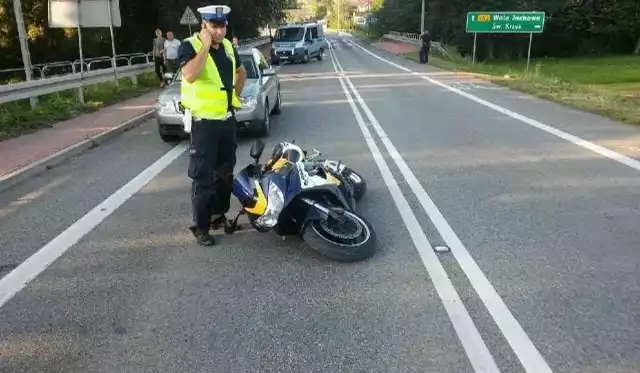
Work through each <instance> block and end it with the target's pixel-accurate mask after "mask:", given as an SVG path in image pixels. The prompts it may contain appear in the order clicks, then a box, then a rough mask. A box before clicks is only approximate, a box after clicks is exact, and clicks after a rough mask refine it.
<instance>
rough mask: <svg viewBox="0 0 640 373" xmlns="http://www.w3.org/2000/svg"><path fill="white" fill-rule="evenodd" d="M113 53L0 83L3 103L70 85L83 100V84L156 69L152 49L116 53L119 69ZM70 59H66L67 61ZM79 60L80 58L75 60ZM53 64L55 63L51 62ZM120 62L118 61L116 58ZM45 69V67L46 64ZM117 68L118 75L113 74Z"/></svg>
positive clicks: (248, 43) (248, 42)
mask: <svg viewBox="0 0 640 373" xmlns="http://www.w3.org/2000/svg"><path fill="white" fill-rule="evenodd" d="M267 43H269V37H263V36H261V37H256V38H251V39H243V40H240V41H238V46H239V47H242V48H252V47H258V46H261V45H264V44H267ZM134 58H139V59H141V60H142V62H141V63H138V64H134V63H132V60H133V59H134ZM111 59H112V58H111V57H99V58H95V59H92V60H91V61H90V62H88V63H87V67H88V68H87V71H85V72H84V73H82V74H81V73H79V72H77V71H79V70H80V69H79V68H78V70H76V69H75V68H73V63H71V66H72V73H70V74H65V75H60V76H54V77H50V78H43V79H36V80H32V81H29V82H19V83H9V84H4V85H0V104H3V103H7V102H12V101H17V100H23V99H27V98H33V97H38V96H42V95H47V94H50V93H55V92H61V91H66V90H70V89H78V100H79V101H80V102H83V94H82V88H83V87H86V86H88V85H92V84H97V83H102V82H107V81H110V80H114V79H115V77H116V76H117V77H118V79H120V78H131V79H132V81H133V83H134V84H136V83H137V81H136V77H137V76H138V75H141V74H143V73H145V72H151V71H153V69H154V64H153V61H152V59H151V57H150V53H147V54H144V53H134V54H131V55H121V56H117V57H116V60H119V61H125V60H126V61H127V65H125V66H116V69H114V68H113V66H112V65H111V63H112V62H111ZM66 62H68V61H64V62H63V63H66ZM74 62H78V64H79V61H74ZM93 63H106V64H108V65H109V67H107V68H101V69H95V70H91V67H92V66H94V65H92V64H93ZM49 65H50V66H52V65H53V63H52V64H49ZM116 65H117V61H116ZM43 69H44V67H43ZM114 70H115V75H114Z"/></svg>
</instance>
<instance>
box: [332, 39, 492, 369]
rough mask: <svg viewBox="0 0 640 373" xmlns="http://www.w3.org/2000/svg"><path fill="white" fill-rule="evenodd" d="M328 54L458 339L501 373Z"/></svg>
mask: <svg viewBox="0 0 640 373" xmlns="http://www.w3.org/2000/svg"><path fill="white" fill-rule="evenodd" d="M329 54H330V57H331V62H332V63H333V68H334V70H335V71H336V72H337V73H338V74H339V81H340V85H341V86H342V89H343V91H344V93H345V95H346V96H347V100H348V101H349V105H350V106H351V110H352V111H353V114H354V115H355V117H356V121H357V123H358V126H359V127H360V130H361V131H362V135H363V136H364V138H365V141H366V143H367V145H368V146H369V150H370V151H371V154H372V155H373V159H374V160H375V162H376V164H377V165H378V168H379V169H380V172H381V174H382V177H383V179H384V182H385V184H386V185H387V188H388V189H389V192H390V193H391V197H392V198H393V201H394V202H395V204H396V207H397V208H398V211H399V212H400V216H401V217H402V220H403V221H404V224H405V225H406V227H407V230H408V231H409V235H410V236H411V239H412V241H413V244H414V245H415V247H416V249H417V250H418V253H419V255H420V258H421V259H422V263H423V264H424V266H425V268H426V269H427V272H428V273H429V276H430V277H431V280H432V281H433V285H434V287H435V289H436V291H437V293H438V295H439V296H440V299H441V300H442V304H443V305H444V308H445V310H446V312H447V314H448V315H449V318H450V319H451V322H452V324H453V327H454V329H455V331H456V333H457V335H458V338H459V339H460V342H461V343H462V346H463V348H464V350H465V352H466V354H467V356H468V357H469V360H470V362H471V365H472V366H473V368H474V370H475V371H476V372H487V373H488V372H500V370H499V369H498V367H497V365H496V363H495V361H494V359H493V356H492V355H491V353H490V352H489V349H488V348H487V346H486V344H485V343H484V341H483V340H482V337H481V336H480V333H479V332H478V329H477V328H476V326H475V324H474V323H473V320H472V319H471V316H469V312H468V311H467V309H466V307H465V306H464V303H462V300H461V299H460V296H459V295H458V292H457V291H456V289H455V287H454V286H453V284H452V283H451V280H450V279H449V277H448V275H447V272H446V271H445V269H444V267H443V266H442V264H441V263H440V261H439V260H438V257H437V255H436V254H435V252H434V250H433V247H432V245H431V243H430V242H429V240H428V239H427V236H426V235H425V233H424V231H423V230H422V227H421V226H420V223H419V222H418V219H417V218H416V216H415V214H414V213H413V211H412V210H411V207H410V206H409V203H408V202H407V200H406V198H405V197H404V195H403V194H402V191H401V190H400V187H399V186H398V184H397V182H396V180H395V178H394V177H393V174H392V173H391V170H390V169H389V166H388V165H387V163H386V161H385V160H384V158H383V156H382V153H381V152H380V149H379V148H378V146H377V145H376V143H375V141H374V139H373V137H372V136H371V132H369V129H368V128H367V124H368V123H365V121H364V119H363V118H362V115H361V114H360V111H358V108H357V107H356V104H355V103H354V99H353V96H352V95H351V93H350V92H349V90H348V89H347V87H346V85H345V81H346V82H347V83H348V84H349V85H350V86H351V89H352V90H353V92H354V94H355V95H356V98H357V101H358V102H359V103H360V105H361V106H362V107H363V108H364V109H365V112H367V111H368V108H367V107H366V104H365V103H364V101H363V100H362V97H360V95H359V94H358V92H357V91H356V90H355V89H354V87H353V85H352V84H351V81H350V80H349V78H346V75H345V73H344V70H343V69H342V66H340V62H339V61H338V59H337V56H335V53H334V51H333V47H332V46H330V47H329ZM368 116H369V115H368ZM369 119H370V120H371V122H372V123H373V125H374V126H376V125H378V124H377V121H376V120H375V118H373V117H372V116H369ZM378 126H379V125H378Z"/></svg>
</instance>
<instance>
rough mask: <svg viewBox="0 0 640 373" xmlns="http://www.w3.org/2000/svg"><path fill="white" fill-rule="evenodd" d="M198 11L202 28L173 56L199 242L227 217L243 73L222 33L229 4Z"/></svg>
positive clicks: (207, 242) (210, 239)
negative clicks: (177, 70)
mask: <svg viewBox="0 0 640 373" xmlns="http://www.w3.org/2000/svg"><path fill="white" fill-rule="evenodd" d="M198 12H199V13H200V15H201V17H202V27H201V30H200V32H199V33H195V34H194V35H193V36H191V37H189V38H187V39H185V40H184V42H183V43H182V44H181V45H180V48H179V50H178V58H179V59H180V63H181V65H182V68H181V72H182V82H181V104H182V106H183V107H184V108H185V121H187V122H188V123H190V124H191V128H190V133H191V149H190V152H189V156H190V158H189V170H188V175H189V177H190V178H191V179H192V185H191V200H192V205H193V206H192V208H193V220H194V225H192V226H191V227H190V230H191V232H193V234H194V236H195V237H196V240H197V241H198V243H199V244H200V245H204V246H211V245H214V244H215V240H214V238H213V237H212V236H211V234H210V233H209V231H210V229H211V228H212V227H213V228H216V227H217V226H219V225H220V224H223V223H226V222H227V221H226V217H225V213H226V212H228V210H229V204H230V199H231V183H232V180H233V168H234V166H235V163H236V148H237V143H236V128H237V124H236V120H235V110H237V109H238V108H240V107H241V104H240V100H239V98H238V96H239V94H241V93H242V89H243V87H244V83H245V80H246V76H247V73H246V70H245V69H244V67H243V65H242V63H241V62H240V57H239V56H238V52H237V50H236V49H235V48H234V47H233V45H232V44H231V42H230V41H229V40H227V39H226V38H225V35H226V32H227V14H229V12H231V9H230V8H229V7H228V6H226V5H211V6H206V7H202V8H198ZM189 117H190V118H191V120H190V121H189Z"/></svg>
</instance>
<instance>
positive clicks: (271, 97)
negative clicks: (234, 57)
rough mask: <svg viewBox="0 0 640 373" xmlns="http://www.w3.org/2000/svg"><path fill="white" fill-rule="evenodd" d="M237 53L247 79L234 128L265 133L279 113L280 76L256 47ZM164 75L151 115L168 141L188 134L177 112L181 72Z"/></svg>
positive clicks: (176, 139) (161, 134)
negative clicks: (154, 108) (272, 117)
mask: <svg viewBox="0 0 640 373" xmlns="http://www.w3.org/2000/svg"><path fill="white" fill-rule="evenodd" d="M238 54H239V55H240V61H241V62H242V64H243V65H244V68H245V69H246V70H247V80H246V83H245V85H244V89H243V90H242V93H241V94H240V101H241V102H242V108H241V109H240V110H238V111H237V112H236V120H237V121H238V129H239V130H241V131H249V132H251V133H255V134H257V135H259V136H268V135H269V131H270V129H271V119H270V117H271V114H280V107H281V103H282V99H281V95H280V79H279V77H278V74H277V72H276V70H275V69H274V68H273V67H272V66H270V64H269V63H268V62H267V61H268V60H267V59H266V58H265V56H264V55H263V54H262V52H260V51H259V50H258V49H256V48H250V49H239V50H238ZM166 77H167V78H168V79H169V80H170V84H169V86H168V87H167V88H165V89H164V91H163V92H162V93H161V94H160V95H159V96H158V99H157V100H156V111H155V118H156V121H157V122H158V132H159V133H160V137H161V138H162V140H164V141H167V142H170V141H171V142H172V141H178V140H180V139H182V138H185V137H188V134H186V133H185V132H184V127H183V123H182V114H181V113H180V112H179V111H178V102H179V101H180V82H181V81H182V74H177V75H175V76H173V75H172V74H168V75H167V76H166Z"/></svg>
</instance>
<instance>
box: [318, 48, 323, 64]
mask: <svg viewBox="0 0 640 373" xmlns="http://www.w3.org/2000/svg"><path fill="white" fill-rule="evenodd" d="M323 53H324V49H322V48H320V51H319V52H318V61H322V57H323Z"/></svg>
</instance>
